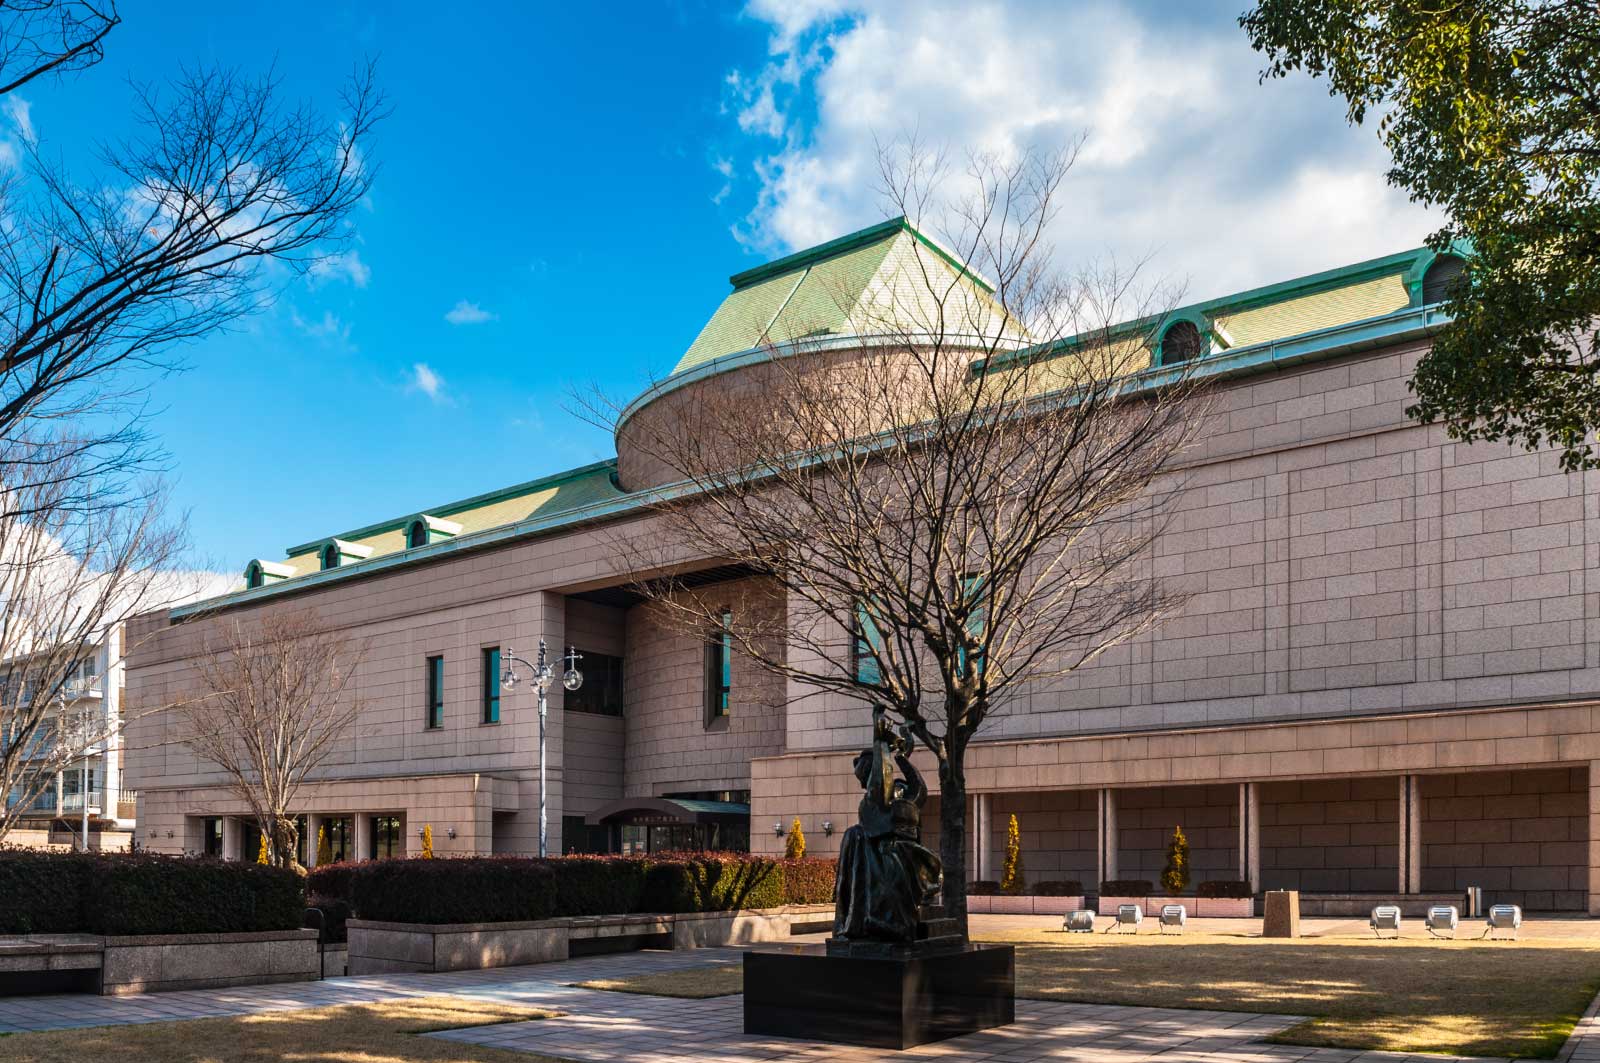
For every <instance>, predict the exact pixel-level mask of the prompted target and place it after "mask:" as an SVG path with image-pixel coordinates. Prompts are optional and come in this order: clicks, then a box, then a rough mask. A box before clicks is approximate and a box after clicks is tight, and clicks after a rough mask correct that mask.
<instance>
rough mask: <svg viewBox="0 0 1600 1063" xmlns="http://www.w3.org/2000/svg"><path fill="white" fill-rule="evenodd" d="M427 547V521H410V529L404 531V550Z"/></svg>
mask: <svg viewBox="0 0 1600 1063" xmlns="http://www.w3.org/2000/svg"><path fill="white" fill-rule="evenodd" d="M427 545H428V523H427V521H422V520H414V521H412V522H411V527H409V528H407V529H406V549H408V550H409V549H411V548H412V547H414V546H427Z"/></svg>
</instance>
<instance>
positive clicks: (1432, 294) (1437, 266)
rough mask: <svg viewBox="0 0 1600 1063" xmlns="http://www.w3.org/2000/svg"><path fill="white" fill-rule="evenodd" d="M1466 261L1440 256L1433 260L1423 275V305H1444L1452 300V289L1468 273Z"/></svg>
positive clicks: (1459, 257)
mask: <svg viewBox="0 0 1600 1063" xmlns="http://www.w3.org/2000/svg"><path fill="white" fill-rule="evenodd" d="M1466 268H1467V263H1466V260H1465V259H1463V258H1461V256H1459V255H1440V256H1439V257H1438V258H1436V259H1434V260H1433V264H1432V265H1430V266H1429V267H1428V271H1427V272H1426V273H1424V274H1423V275H1422V305H1423V306H1429V305H1431V304H1433V303H1442V302H1444V301H1445V300H1446V299H1448V298H1450V294H1451V291H1450V289H1451V288H1453V287H1454V286H1455V283H1456V281H1457V280H1458V279H1460V277H1461V275H1462V274H1463V273H1464V272H1466Z"/></svg>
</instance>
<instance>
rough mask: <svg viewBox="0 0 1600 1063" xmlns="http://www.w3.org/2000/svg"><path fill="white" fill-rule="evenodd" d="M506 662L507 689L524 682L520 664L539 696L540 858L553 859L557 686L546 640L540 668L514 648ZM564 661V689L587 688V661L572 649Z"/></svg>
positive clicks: (542, 650)
mask: <svg viewBox="0 0 1600 1063" xmlns="http://www.w3.org/2000/svg"><path fill="white" fill-rule="evenodd" d="M505 659H506V660H507V661H508V662H509V663H510V668H509V669H508V670H507V671H506V674H505V678H504V679H502V680H501V683H502V684H503V685H504V686H505V688H506V689H507V690H512V689H514V688H515V687H516V685H517V683H518V682H520V681H521V677H520V676H519V675H517V665H519V664H520V665H522V666H523V667H524V668H526V669H528V671H529V672H531V673H532V678H533V687H534V689H535V690H536V691H538V694H539V855H540V856H541V857H545V856H549V855H550V841H549V839H550V822H549V813H548V812H547V810H546V804H545V754H544V732H545V717H546V716H548V715H549V711H550V703H549V700H548V694H549V690H550V684H551V683H553V682H555V677H556V673H555V670H554V669H552V668H551V667H550V662H549V656H548V653H547V651H546V649H545V643H544V639H542V638H541V639H540V640H539V659H538V663H537V664H532V663H529V662H528V661H527V660H524V659H523V658H521V657H519V656H517V651H516V650H515V649H513V648H512V647H510V646H507V647H506V650H505ZM562 659H563V660H564V661H566V664H567V668H566V671H565V672H563V673H562V676H561V685H562V686H563V687H564V688H566V689H567V690H577V689H578V688H579V687H581V686H583V673H582V672H580V671H578V662H579V661H581V660H583V657H582V656H581V655H580V654H579V653H578V651H577V650H576V649H575V648H574V647H571V646H568V647H567V655H566V657H564V658H562Z"/></svg>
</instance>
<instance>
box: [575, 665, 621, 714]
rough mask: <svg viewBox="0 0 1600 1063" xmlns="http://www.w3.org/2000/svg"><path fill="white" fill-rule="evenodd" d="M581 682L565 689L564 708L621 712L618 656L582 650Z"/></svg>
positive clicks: (609, 712)
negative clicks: (577, 686) (575, 688)
mask: <svg viewBox="0 0 1600 1063" xmlns="http://www.w3.org/2000/svg"><path fill="white" fill-rule="evenodd" d="M582 656H583V686H581V687H579V688H578V689H577V690H571V691H568V692H567V694H566V700H565V701H563V702H562V704H563V705H564V706H565V707H566V710H567V711H568V712H592V713H595V714H597V715H600V716H621V715H622V658H621V657H613V656H611V655H610V654H607V653H590V652H589V651H588V650H584V651H583V654H582Z"/></svg>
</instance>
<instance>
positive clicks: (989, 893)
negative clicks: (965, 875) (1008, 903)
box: [967, 878, 1000, 897]
mask: <svg viewBox="0 0 1600 1063" xmlns="http://www.w3.org/2000/svg"><path fill="white" fill-rule="evenodd" d="M999 893H1000V883H998V882H996V881H995V880H994V879H987V878H980V879H979V880H978V881H976V882H969V883H967V896H968V897H994V896H997V895H998V894H999Z"/></svg>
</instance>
